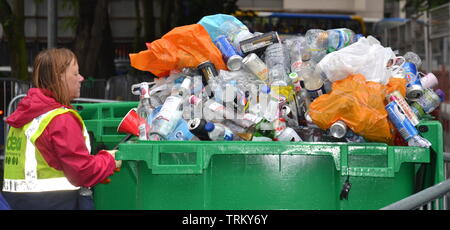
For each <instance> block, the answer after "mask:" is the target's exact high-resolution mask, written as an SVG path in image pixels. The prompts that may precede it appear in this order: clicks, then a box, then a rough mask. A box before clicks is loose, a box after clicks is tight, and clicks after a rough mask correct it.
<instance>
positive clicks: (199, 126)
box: [187, 118, 211, 141]
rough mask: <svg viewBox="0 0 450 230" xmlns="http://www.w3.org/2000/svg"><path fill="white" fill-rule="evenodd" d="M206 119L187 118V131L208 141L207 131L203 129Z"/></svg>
mask: <svg viewBox="0 0 450 230" xmlns="http://www.w3.org/2000/svg"><path fill="white" fill-rule="evenodd" d="M205 125H206V120H205V119H200V118H194V119H191V120H189V122H188V124H187V126H188V128H189V131H190V132H191V133H192V134H194V135H195V136H197V137H198V139H200V140H203V141H210V140H211V139H210V138H209V136H208V132H207V131H206V130H205Z"/></svg>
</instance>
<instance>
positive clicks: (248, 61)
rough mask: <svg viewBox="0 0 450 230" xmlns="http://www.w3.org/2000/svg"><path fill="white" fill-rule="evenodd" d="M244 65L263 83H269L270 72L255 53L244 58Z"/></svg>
mask: <svg viewBox="0 0 450 230" xmlns="http://www.w3.org/2000/svg"><path fill="white" fill-rule="evenodd" d="M242 63H243V64H244V65H245V66H246V67H247V68H248V69H249V70H250V72H252V73H253V74H255V75H256V76H257V77H258V78H259V79H261V80H262V81H267V78H268V74H269V70H268V68H267V66H266V64H265V63H264V62H263V61H262V60H261V59H260V58H259V57H258V55H256V54H255V53H250V54H249V55H247V56H246V57H245V58H244V60H242Z"/></svg>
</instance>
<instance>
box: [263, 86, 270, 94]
mask: <svg viewBox="0 0 450 230" xmlns="http://www.w3.org/2000/svg"><path fill="white" fill-rule="evenodd" d="M261 92H263V93H267V94H269V93H270V87H269V86H268V85H263V86H261Z"/></svg>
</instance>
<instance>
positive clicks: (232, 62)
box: [227, 55, 242, 71]
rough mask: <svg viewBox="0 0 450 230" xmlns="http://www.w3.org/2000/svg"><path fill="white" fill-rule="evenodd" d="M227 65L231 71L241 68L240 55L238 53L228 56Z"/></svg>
mask: <svg viewBox="0 0 450 230" xmlns="http://www.w3.org/2000/svg"><path fill="white" fill-rule="evenodd" d="M227 67H228V69H229V70H232V71H237V70H240V69H241V68H242V57H241V56H239V55H233V56H231V57H230V58H228V61H227Z"/></svg>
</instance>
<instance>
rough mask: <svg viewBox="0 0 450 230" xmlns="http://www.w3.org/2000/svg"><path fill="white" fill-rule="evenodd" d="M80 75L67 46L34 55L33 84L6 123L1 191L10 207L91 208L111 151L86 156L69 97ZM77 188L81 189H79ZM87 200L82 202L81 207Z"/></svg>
mask: <svg viewBox="0 0 450 230" xmlns="http://www.w3.org/2000/svg"><path fill="white" fill-rule="evenodd" d="M83 80H84V79H83V77H82V76H81V75H80V74H79V72H78V63H77V58H76V57H75V55H74V53H73V52H72V51H70V50H68V49H65V48H61V49H48V50H44V51H42V52H40V53H39V54H38V56H37V57H36V59H35V62H34V69H33V85H34V87H36V88H31V89H30V90H29V91H28V93H27V96H26V97H24V98H23V99H22V100H21V101H20V103H19V105H18V107H17V110H16V111H15V112H14V113H13V114H11V116H9V117H8V119H7V120H6V122H7V123H8V124H9V125H10V126H11V128H10V131H9V133H8V139H7V145H6V150H5V173H4V183H3V195H4V197H5V199H6V200H7V202H8V203H9V205H10V206H11V209H93V201H92V196H91V194H89V193H86V191H87V192H89V191H90V190H86V187H87V188H89V187H92V186H94V185H96V184H98V183H100V182H102V181H103V180H105V179H106V178H107V177H108V176H110V175H112V174H113V172H114V169H115V168H116V167H120V163H121V162H120V161H115V160H114V153H115V152H114V151H106V150H102V151H100V152H98V153H97V154H96V155H90V143H89V135H88V134H87V131H86V127H85V126H84V123H83V121H82V119H81V117H80V116H79V115H78V113H77V112H76V111H74V110H72V109H71V106H70V101H71V100H73V99H74V98H77V97H80V87H81V82H82V81H83ZM80 187H82V188H80ZM86 201H87V202H88V203H87V206H86Z"/></svg>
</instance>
